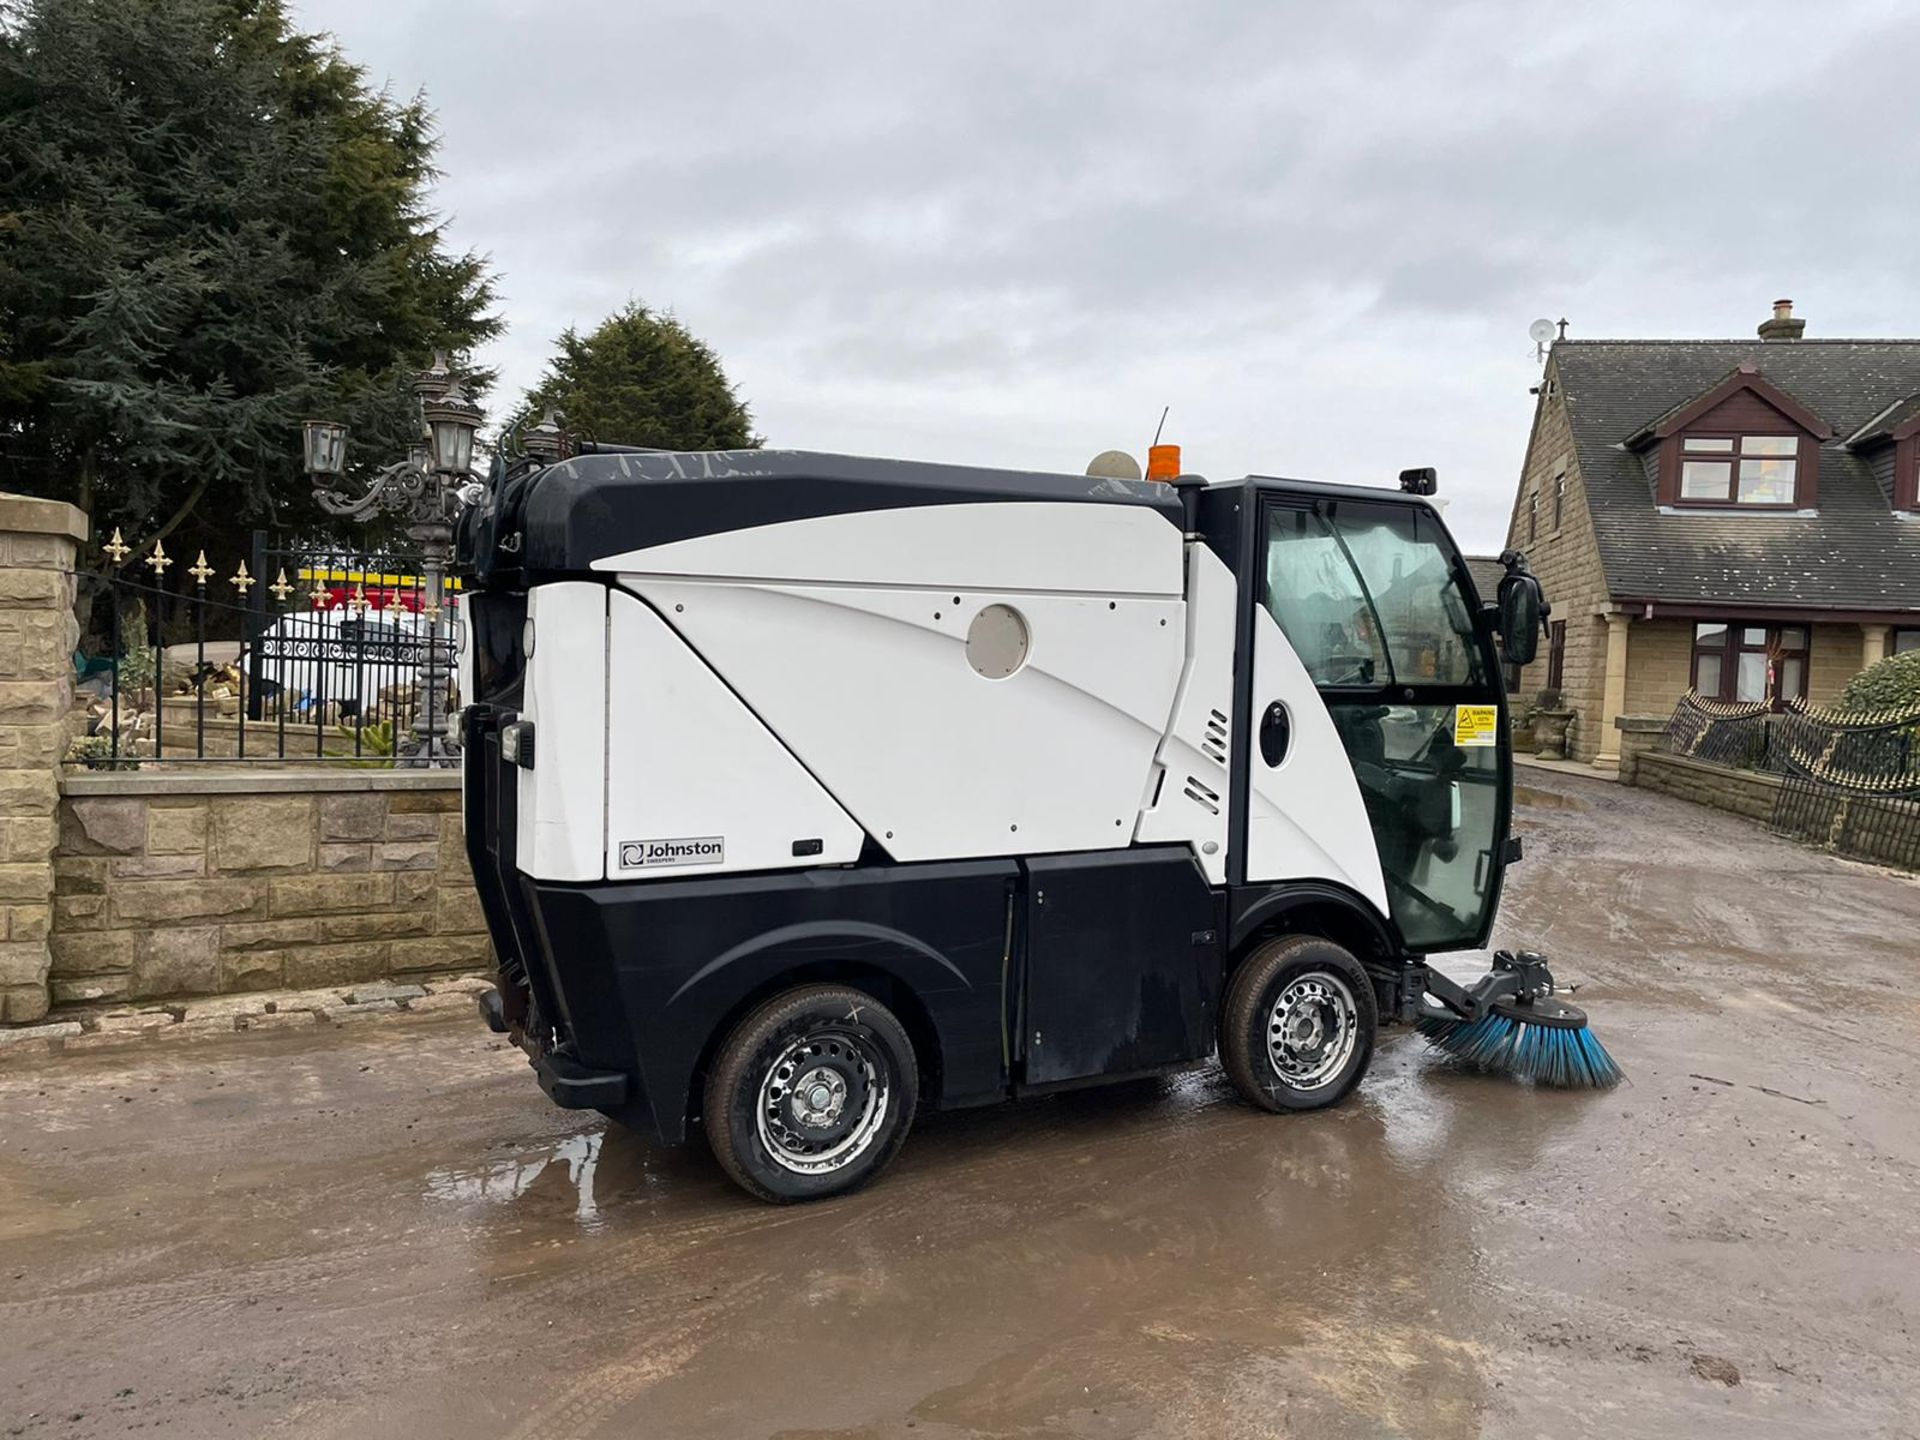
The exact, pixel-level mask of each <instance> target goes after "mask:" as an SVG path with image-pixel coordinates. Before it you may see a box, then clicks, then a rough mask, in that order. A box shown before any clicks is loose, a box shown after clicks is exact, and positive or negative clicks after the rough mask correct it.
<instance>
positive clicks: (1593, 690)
mask: <svg viewBox="0 0 1920 1440" xmlns="http://www.w3.org/2000/svg"><path fill="white" fill-rule="evenodd" d="M1541 385H1542V393H1541V396H1540V400H1539V403H1538V405H1537V406H1536V407H1535V411H1534V422H1533V434H1532V436H1531V437H1530V438H1529V440H1528V442H1527V458H1526V463H1525V465H1524V466H1523V467H1522V470H1521V475H1520V489H1519V493H1518V495H1517V496H1516V497H1515V500H1514V509H1513V516H1512V519H1511V520H1510V521H1509V522H1508V526H1507V544H1508V546H1510V547H1512V548H1515V549H1519V550H1524V551H1525V552H1526V555H1527V560H1528V562H1529V563H1530V564H1531V565H1532V567H1533V573H1534V574H1536V575H1538V576H1539V577H1540V583H1541V586H1542V587H1543V588H1544V589H1545V590H1546V593H1547V600H1548V601H1549V603H1551V604H1552V606H1553V615H1552V618H1553V619H1554V620H1564V621H1565V622H1566V625H1567V643H1566V659H1565V661H1564V663H1563V665H1562V671H1563V675H1562V680H1561V689H1562V690H1563V691H1565V693H1566V703H1567V704H1568V706H1569V707H1570V708H1571V709H1573V710H1574V711H1575V712H1576V713H1577V714H1578V716H1579V719H1578V720H1576V721H1575V723H1574V728H1573V734H1572V736H1571V739H1572V743H1573V755H1574V758H1576V759H1579V760H1592V759H1593V757H1594V756H1595V755H1597V754H1598V753H1599V752H1600V740H1601V735H1600V717H1601V708H1602V704H1603V702H1604V700H1605V694H1606V676H1607V622H1606V620H1605V619H1604V618H1603V617H1604V614H1605V611H1606V608H1607V605H1608V603H1609V596H1608V593H1607V581H1606V576H1605V575H1604V574H1603V573H1602V571H1601V568H1600V542H1599V540H1598V538H1597V537H1596V536H1595V534H1594V530H1593V515H1592V512H1591V511H1589V510H1588V508H1587V492H1586V483H1585V481H1584V480H1583V479H1582V478H1581V475H1580V463H1579V460H1578V457H1577V456H1576V455H1575V454H1574V449H1573V430H1572V427H1571V426H1570V425H1569V424H1568V422H1567V406H1566V399H1565V397H1564V396H1563V395H1562V394H1561V392H1560V387H1559V383H1558V379H1557V376H1556V371H1555V366H1554V363H1553V361H1552V360H1551V359H1549V360H1548V362H1547V371H1546V375H1545V377H1544V378H1543V379H1542V381H1541ZM1562 475H1564V476H1565V477H1566V485H1567V488H1566V495H1565V497H1564V499H1562V500H1561V502H1560V511H1559V517H1560V522H1559V524H1557V525H1556V524H1555V523H1554V505H1555V493H1554V492H1555V486H1556V484H1557V483H1558V481H1559V478H1560V477H1561V476H1562ZM1536 497H1537V500H1538V511H1537V514H1538V526H1537V529H1533V530H1530V527H1529V521H1528V502H1529V500H1532V499H1535V498H1536ZM1633 638H1634V639H1636V640H1637V639H1638V638H1639V637H1638V635H1637V634H1636V635H1635V636H1634V637H1633ZM1629 653H1631V652H1629ZM1547 657H1548V648H1547V640H1546V637H1545V636H1544V635H1543V636H1542V637H1541V639H1540V650H1539V653H1538V654H1537V655H1536V656H1535V658H1534V662H1533V664H1531V665H1528V666H1526V667H1524V668H1523V669H1522V670H1521V672H1520V688H1519V690H1518V692H1517V694H1516V699H1517V700H1518V702H1519V704H1520V705H1522V706H1525V705H1527V704H1528V703H1530V702H1531V701H1532V699H1533V697H1534V695H1536V694H1537V693H1538V692H1539V691H1540V690H1542V689H1543V688H1544V687H1545V686H1546V683H1547V663H1548V659H1547ZM1682 688H1685V687H1684V686H1683V687H1682Z"/></svg>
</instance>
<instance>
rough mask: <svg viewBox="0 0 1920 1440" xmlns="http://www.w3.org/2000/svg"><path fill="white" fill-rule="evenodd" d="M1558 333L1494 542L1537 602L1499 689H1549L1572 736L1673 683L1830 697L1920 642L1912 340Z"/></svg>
mask: <svg viewBox="0 0 1920 1440" xmlns="http://www.w3.org/2000/svg"><path fill="white" fill-rule="evenodd" d="M1805 326H1806V322H1805V321H1804V320H1801V319H1797V318H1795V317H1794V315H1793V306H1792V302H1790V301H1786V300H1781V301H1778V302H1776V303H1775V305H1774V313H1773V316H1772V318H1770V319H1768V320H1767V321H1766V322H1765V323H1763V324H1762V325H1761V326H1760V329H1759V336H1758V338H1757V339H1755V340H1562V341H1559V342H1557V343H1556V344H1555V345H1554V346H1553V349H1552V351H1551V353H1550V354H1549V356H1548V359H1547V365H1546V372H1545V374H1544V376H1543V377H1542V380H1541V383H1540V385H1539V387H1538V390H1537V394H1538V397H1539V398H1538V402H1537V404H1536V406H1535V409H1534V417H1533V434H1532V437H1531V438H1530V439H1529V441H1528V443H1527V458H1526V464H1525V466H1524V468H1523V470H1522V472H1521V480H1520V489H1519V494H1518V495H1517V497H1516V499H1515V503H1514V509H1513V516H1512V519H1511V521H1510V522H1509V526H1508V532H1507V544H1508V545H1509V546H1510V547H1515V548H1518V549H1521V550H1524V551H1525V552H1526V554H1527V557H1528V559H1529V560H1530V561H1531V563H1532V566H1533V569H1534V572H1535V573H1536V574H1537V575H1539V576H1540V579H1541V582H1542V584H1543V585H1544V586H1545V587H1546V592H1547V597H1548V599H1549V600H1550V601H1551V602H1552V605H1553V615H1552V620H1551V625H1550V629H1549V633H1548V637H1547V640H1546V643H1545V644H1543V645H1542V647H1541V650H1540V654H1539V656H1538V657H1537V659H1536V660H1535V662H1534V663H1533V664H1531V665H1529V666H1527V667H1526V668H1525V670H1524V672H1523V673H1522V674H1521V677H1520V684H1519V694H1520V695H1521V696H1522V697H1526V696H1530V695H1532V694H1534V693H1536V692H1537V691H1539V690H1541V689H1545V688H1552V689H1557V690H1561V691H1563V692H1564V694H1565V696H1566V701H1567V705H1568V707H1569V708H1571V709H1573V710H1574V711H1575V712H1576V713H1577V715H1578V719H1577V720H1576V722H1575V730H1574V735H1573V753H1574V754H1575V755H1576V756H1577V757H1579V758H1581V759H1584V760H1589V761H1592V762H1593V763H1594V764H1595V765H1596V766H1599V767H1602V768H1610V767H1617V766H1618V764H1619V756H1620V749H1619V744H1620V740H1619V732H1618V731H1617V730H1616V728H1615V726H1614V719H1615V717H1617V716H1619V715H1623V714H1642V715H1645V714H1654V715H1664V714H1666V713H1668V712H1670V711H1671V710H1672V708H1673V706H1674V703H1675V702H1676V701H1677V700H1678V699H1679V698H1680V697H1681V696H1682V695H1683V694H1684V693H1685V692H1686V691H1687V689H1688V688H1689V687H1692V688H1693V689H1695V690H1698V691H1699V692H1700V694H1702V695H1704V696H1709V697H1713V698H1716V699H1721V700H1727V701H1760V700H1766V701H1771V702H1774V703H1779V702H1780V701H1782V700H1785V699H1788V698H1795V697H1797V698H1800V699H1803V700H1806V701H1809V702H1811V703H1814V704H1823V703H1827V702H1830V701H1831V700H1833V699H1834V697H1835V696H1836V695H1837V694H1838V693H1839V691H1840V689H1841V687H1842V686H1844V685H1845V684H1846V682H1847V680H1848V679H1849V678H1851V677H1852V676H1853V675H1854V674H1856V673H1857V672H1858V671H1859V670H1861V669H1862V668H1863V667H1865V666H1867V665H1870V664H1872V663H1873V662H1874V661H1876V660H1879V659H1881V658H1882V657H1883V656H1885V655H1887V654H1889V653H1892V652H1894V651H1897V650H1906V649H1915V648H1920V340H1822V339H1807V338H1805Z"/></svg>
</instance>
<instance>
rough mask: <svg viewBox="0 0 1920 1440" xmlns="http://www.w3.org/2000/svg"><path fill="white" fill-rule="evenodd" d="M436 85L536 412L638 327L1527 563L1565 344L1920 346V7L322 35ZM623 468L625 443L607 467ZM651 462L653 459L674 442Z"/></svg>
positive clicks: (893, 426) (914, 444)
mask: <svg viewBox="0 0 1920 1440" xmlns="http://www.w3.org/2000/svg"><path fill="white" fill-rule="evenodd" d="M296 14H297V16H298V18H299V20H300V22H301V23H302V24H303V25H305V26H307V27H309V28H312V29H322V30H329V31H332V32H333V33H334V34H335V35H337V36H338V37H339V40H340V42H341V44H342V46H343V47H344V48H345V50H346V51H347V53H348V54H349V55H350V56H351V57H352V58H353V59H355V60H356V61H358V62H360V63H361V64H363V65H365V66H366V67H367V69H368V70H369V71H370V73H371V76H372V78H373V79H374V80H375V81H376V82H384V83H387V84H389V85H391V86H392V87H393V88H394V89H395V90H396V91H397V92H402V93H411V92H412V91H414V90H416V89H420V88H424V89H425V90H426V92H427V95H428V97H429V99H430V100H431V101H432V103H433V104H434V106H435V107H436V108H437V110H438V112H439V117H440V123H441V127H442V130H443V132H444V140H443V146H442V150H441V161H442V165H443V167H444V169H445V172H446V173H445V177H444V179H443V181H442V182H441V185H440V188H439V205H440V207H441V208H442V209H443V211H444V212H445V213H446V215H447V217H448V219H449V228H450V234H451V237H452V239H453V241H454V243H456V244H458V245H461V246H469V247H472V248H475V249H478V250H481V251H484V252H486V253H488V254H489V255H491V257H492V259H493V262H494V264H495V266H496V267H497V268H498V270H499V272H500V276H501V296H502V307H503V311H504V315H505V318H506V319H507V321H508V323H509V326H510V329H509V331H508V334H507V336H506V337H505V339H503V340H502V341H500V342H499V343H498V345H497V346H495V347H494V348H493V350H492V352H491V353H489V354H488V355H487V356H486V357H485V358H486V359H487V360H489V361H491V362H492V363H494V364H497V365H498V366H499V367H500V369H501V372H502V379H503V391H502V393H503V394H513V393H516V392H517V391H518V390H520V389H522V388H524V387H525V386H526V385H528V384H529V383H531V382H532V381H533V380H534V378H535V377H536V376H537V375H538V373H539V371H540V368H541V366H542V365H543V363H544V361H545V358H546V355H547V353H548V350H549V347H550V345H551V342H552V338H553V336H554V335H556V334H557V333H558V332H559V331H560V330H561V329H563V328H564V327H565V326H567V325H568V324H577V325H580V326H582V327H588V328H590V327H591V326H592V325H593V324H595V323H596V322H597V321H599V320H600V319H601V318H602V317H603V316H604V315H605V314H606V313H607V312H608V311H610V310H612V309H613V308H615V307H616V306H618V305H620V304H621V303H623V302H624V301H626V300H627V299H629V298H632V299H638V300H641V301H643V302H645V303H646V304H648V305H651V306H657V307H663V308H671V309H672V310H673V311H675V312H676V313H677V314H678V315H679V316H680V318H681V319H682V320H683V321H685V322H686V324H687V325H688V326H690V327H691V328H692V329H693V330H694V331H695V333H697V334H699V335H700V336H702V337H703V338H705V339H706V340H708V341H709V342H710V343H711V344H713V345H714V347H715V348H716V349H717V350H718V351H719V353H720V355H721V357H722V359H723V361H724V363H725V365H726V368H727V371H728V374H729V375H730V376H731V377H732V378H733V380H734V381H735V383H736V384H737V386H738V387H739V390H740V392H741V394H742V395H743V396H744V397H745V398H746V400H747V401H748V402H749V404H750V405H751V406H752V409H753V413H754V417H755V422H756V425H757V426H758V428H759V430H760V431H761V433H763V434H764V435H765V436H766V437H767V439H768V442H769V443H770V444H775V445H783V446H795V447H803V448H814V449H831V450H849V451H857V452H862V453H874V454H885V455H898V456H906V457H912V458H920V459H944V460H954V461H963V462H971V463H979V464H989V465H1014V466H1025V467H1031V468H1039V469H1054V470H1072V471H1078V470H1080V469H1082V468H1083V467H1084V466H1085V464H1086V461H1087V459H1088V458H1089V457H1090V456H1092V455H1093V454H1094V453H1095V452H1096V451H1099V450H1102V449H1106V448H1108V447H1118V448H1122V449H1126V450H1130V451H1132V452H1133V453H1134V454H1136V455H1138V456H1141V457H1143V458H1144V453H1145V449H1146V445H1147V442H1148V440H1149V439H1150V438H1151V435H1152V432H1153V427H1154V424H1155V422H1156V421H1157V419H1158V418H1159V415H1160V411H1161V407H1162V406H1171V407H1172V414H1171V416H1170V417H1169V419H1168V421H1167V434H1166V438H1167V439H1169V440H1177V441H1178V442H1180V444H1181V445H1183V446H1184V447H1185V460H1186V466H1187V468H1188V469H1190V470H1193V471H1197V472H1199V473H1201V474H1205V475H1208V476H1211V477H1214V478H1220V477H1228V476H1237V475H1241V474H1245V473H1247V472H1249V471H1257V472H1263V473H1268V474H1283V475H1294V476H1306V477H1312V478H1320V479H1332V480H1343V481H1360V482H1370V481H1387V482H1389V483H1390V482H1391V481H1392V479H1393V477H1394V476H1395V474H1397V472H1398V471H1399V470H1400V469H1401V468H1403V467H1405V466H1409V465H1435V466H1438V467H1439V470H1440V482H1441V490H1442V493H1443V494H1445V495H1447V496H1449V497H1451V501H1452V508H1451V509H1450V511H1449V518H1450V520H1451V522H1452V524H1453V526H1454V528H1455V530H1456V532H1458V533H1459V535H1460V536H1461V538H1462V540H1463V542H1464V543H1466V544H1467V545H1468V546H1469V547H1470V548H1475V549H1487V550H1492V549H1495V548H1497V547H1498V545H1499V543H1500V540H1501V538H1502V536H1503V534H1504V531H1505V525H1506V516H1507V511H1508V508H1509V506H1510V505H1511V501H1512V494H1513V488H1514V484H1515V481H1516V479H1517V477H1518V474H1519V467H1520V461H1521V457H1522V454H1523V452H1524V449H1525V445H1526V437H1527V430H1528V426H1529V424H1530V422H1531V417H1532V400H1531V398H1530V397H1529V395H1528V393H1527V387H1528V386H1529V385H1531V384H1533V383H1534V382H1535V380H1536V378H1537V376H1538V367H1537V366H1536V364H1535V362H1534V359H1533V348H1532V344H1531V342H1530V341H1529V340H1528V339H1527V326H1528V324H1529V322H1531V321H1532V320H1534V319H1535V318H1537V317H1542V316H1544V317H1549V318H1552V319H1556V320H1557V319H1559V318H1560V317H1562V316H1565V317H1566V318H1567V319H1568V321H1569V322H1570V325H1569V331H1568V333H1569V334H1570V335H1572V336H1578V337H1588V338H1595V337H1604V336H1639V335H1667V336H1697V335H1707V336H1748V335H1751V334H1752V333H1753V328H1754V326H1755V325H1757V324H1758V323H1759V322H1760V321H1761V320H1762V319H1763V318H1765V316H1766V315H1767V313H1768V309H1769V305H1770V303H1771V302H1772V301H1773V300H1774V299H1775V298H1776V297H1777V296H1790V297H1792V298H1793V300H1794V301H1795V302H1796V309H1797V313H1799V314H1802V315H1804V316H1806V317H1807V319H1808V334H1809V336H1815V335H1820V336H1836V335H1913V334H1916V333H1920V263H1916V253H1917V252H1920V243H1917V242H1920V224H1917V223H1916V219H1917V218H1920V217H1916V214H1915V199H1914V197H1915V194H1916V192H1915V189H1914V183H1913V177H1914V176H1915V175H1916V174H1920V164H1916V158H1917V157H1916V150H1917V149H1920V139H1917V138H1916V137H1920V81H1917V80H1916V69H1915V63H1914V62H1915V57H1916V56H1917V55H1920V6H1916V5H1910V4H1909V5H1900V4H1893V3H1887V4H1849V3H1823V4H1820V5H1818V6H1814V5H1809V4H1806V3H1804V0H1793V3H1763V0H1744V3H1738V4H1729V5H1710V4H1703V3H1675V0H1663V3H1659V4H1648V5H1606V4H1586V5H1572V4H1539V3H1526V4H1447V5H1434V4H1415V3H1405V4H1390V5H1363V4H1353V3H1344V0H1343V3H1338V4H1335V3H1331V0H1320V3H1313V4H1282V3H1277V0H1273V3H1269V0H1237V3H1212V4H1209V3H1196V0H1183V3H1165V4H1138V3H1121V0H1102V3H1088V4H1064V3H1040V0H1022V3H1011V4H987V3H977V0H966V3H959V0H940V3H919V0H887V3H884V4H882V3H873V4H860V5H854V4H835V3H830V0H819V3H812V4H798V3H793V0H783V3H777V4H760V3H743V0H726V3H699V4H695V3H687V4H666V3H652V0H545V3H542V0H297V3H296ZM606 438H610V439H611V438H616V437H606ZM633 438H635V439H644V437H633Z"/></svg>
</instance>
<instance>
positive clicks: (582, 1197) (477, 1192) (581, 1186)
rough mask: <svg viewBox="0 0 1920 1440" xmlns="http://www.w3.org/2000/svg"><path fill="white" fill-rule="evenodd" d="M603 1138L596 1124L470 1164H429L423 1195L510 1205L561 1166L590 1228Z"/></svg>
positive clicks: (580, 1218)
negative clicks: (593, 1127) (431, 1167)
mask: <svg viewBox="0 0 1920 1440" xmlns="http://www.w3.org/2000/svg"><path fill="white" fill-rule="evenodd" d="M605 1139H606V1131H604V1130H595V1131H593V1132H591V1133H589V1134H582V1135H569V1136H567V1137H566V1138H565V1139H564V1140H559V1141H556V1142H555V1143H554V1144H552V1145H549V1146H547V1147H545V1148H544V1149H541V1150H533V1151H525V1152H522V1153H521V1154H518V1155H514V1156H512V1157H510V1158H508V1159H504V1160H492V1161H488V1162H487V1163H485V1164H482V1165H476V1166H473V1167H472V1168H470V1169H453V1168H447V1169H440V1170H429V1171H428V1172H427V1180H426V1191H427V1197H428V1198H429V1199H432V1200H440V1201H448V1202H451V1203H454V1204H461V1205H472V1204H487V1205H508V1204H511V1203H513V1202H514V1201H516V1200H519V1199H521V1198H522V1197H523V1196H525V1195H526V1194H527V1193H528V1192H529V1191H530V1190H532V1189H533V1188H534V1186H535V1185H536V1184H537V1183H538V1182H539V1181H540V1178H541V1177H542V1176H544V1175H547V1174H548V1173H549V1172H552V1174H553V1175H554V1176H556V1177H557V1176H558V1175H559V1174H560V1173H561V1172H562V1171H563V1170H564V1172H565V1174H566V1179H565V1181H564V1182H560V1183H564V1184H567V1185H571V1186H572V1187H573V1191H574V1198H573V1218H574V1219H575V1220H576V1221H577V1222H579V1223H580V1224H581V1225H582V1226H584V1227H586V1228H588V1229H596V1228H598V1227H599V1225H600V1223H601V1215H600V1207H599V1204H598V1203H597V1202H596V1201H595V1199H594V1194H593V1179H594V1172H595V1171H596V1170H597V1169H598V1168H599V1165H600V1147H601V1145H602V1143H603V1142H604V1141H605ZM553 1183H554V1182H549V1185H548V1187H547V1188H549V1189H551V1188H553Z"/></svg>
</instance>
